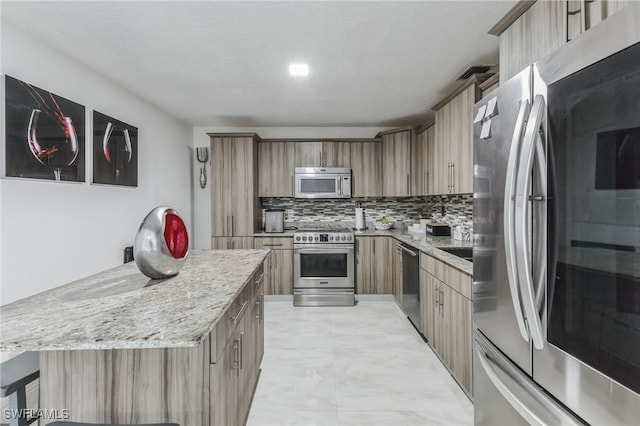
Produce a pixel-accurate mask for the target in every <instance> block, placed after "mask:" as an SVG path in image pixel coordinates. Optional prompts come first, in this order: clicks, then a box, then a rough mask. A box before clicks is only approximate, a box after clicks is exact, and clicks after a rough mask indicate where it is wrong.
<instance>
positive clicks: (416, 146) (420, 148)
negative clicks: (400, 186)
mask: <svg viewBox="0 0 640 426" xmlns="http://www.w3.org/2000/svg"><path fill="white" fill-rule="evenodd" d="M434 139H435V126H430V127H428V128H426V129H424V130H422V131H421V132H420V133H417V134H416V137H415V138H414V139H413V141H412V149H411V195H412V196H422V195H429V194H431V188H430V180H433V176H432V175H433V170H432V167H433V142H434Z"/></svg>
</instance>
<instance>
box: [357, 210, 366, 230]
mask: <svg viewBox="0 0 640 426" xmlns="http://www.w3.org/2000/svg"><path fill="white" fill-rule="evenodd" d="M364 228H365V224H364V209H362V208H356V229H364Z"/></svg>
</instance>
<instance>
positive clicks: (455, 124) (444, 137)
mask: <svg viewBox="0 0 640 426" xmlns="http://www.w3.org/2000/svg"><path fill="white" fill-rule="evenodd" d="M479 98H480V89H479V88H478V84H477V81H476V79H475V78H474V77H471V78H470V79H469V80H468V81H467V82H466V83H465V84H464V85H463V86H462V87H461V88H460V89H458V90H457V91H456V92H454V93H453V94H452V95H451V96H450V97H449V98H447V99H445V100H444V101H442V102H440V103H439V104H438V105H436V106H435V107H433V109H435V110H436V125H435V143H434V159H433V181H432V183H431V185H432V188H433V194H468V193H472V192H473V126H472V120H473V117H472V114H473V106H474V105H475V103H476V102H477V101H478V100H479Z"/></svg>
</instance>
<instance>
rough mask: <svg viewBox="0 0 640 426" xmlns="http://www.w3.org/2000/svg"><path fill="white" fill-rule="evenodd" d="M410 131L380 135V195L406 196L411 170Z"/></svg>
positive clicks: (409, 189) (409, 188) (409, 191)
mask: <svg viewBox="0 0 640 426" xmlns="http://www.w3.org/2000/svg"><path fill="white" fill-rule="evenodd" d="M411 133H412V132H411V131H410V130H404V131H400V132H397V133H388V134H385V135H382V195H383V196H385V197H408V196H410V195H411V185H410V181H409V177H410V172H411Z"/></svg>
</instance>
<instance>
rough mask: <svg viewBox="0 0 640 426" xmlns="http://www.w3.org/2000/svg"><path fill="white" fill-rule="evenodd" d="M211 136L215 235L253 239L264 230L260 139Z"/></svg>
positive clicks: (236, 135) (212, 209) (242, 136)
mask: <svg viewBox="0 0 640 426" xmlns="http://www.w3.org/2000/svg"><path fill="white" fill-rule="evenodd" d="M209 136H210V137H211V236H213V237H239V236H253V233H254V232H255V230H256V229H259V227H260V220H261V218H260V214H261V211H260V200H259V199H258V193H257V188H258V174H257V166H258V156H257V149H258V148H257V144H258V136H257V135H256V134H255V133H252V134H223V133H209Z"/></svg>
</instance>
